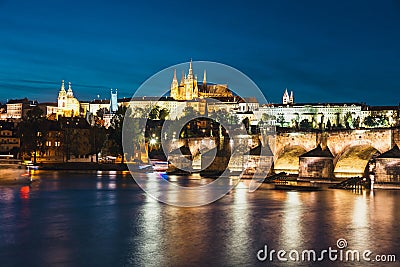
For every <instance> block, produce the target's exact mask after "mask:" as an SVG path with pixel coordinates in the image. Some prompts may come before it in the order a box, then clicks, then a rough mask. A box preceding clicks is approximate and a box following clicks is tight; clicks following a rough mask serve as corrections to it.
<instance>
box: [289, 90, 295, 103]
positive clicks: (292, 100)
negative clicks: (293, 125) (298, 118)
mask: <svg viewBox="0 0 400 267" xmlns="http://www.w3.org/2000/svg"><path fill="white" fill-rule="evenodd" d="M289 103H290V104H292V105H293V104H294V95H293V91H290V98H289Z"/></svg>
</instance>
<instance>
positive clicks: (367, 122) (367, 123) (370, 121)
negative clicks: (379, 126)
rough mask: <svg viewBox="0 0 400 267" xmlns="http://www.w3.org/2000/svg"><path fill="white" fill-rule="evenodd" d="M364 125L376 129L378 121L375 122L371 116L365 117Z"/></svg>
mask: <svg viewBox="0 0 400 267" xmlns="http://www.w3.org/2000/svg"><path fill="white" fill-rule="evenodd" d="M364 124H365V126H367V127H375V126H376V121H375V119H374V117H372V116H371V115H369V116H367V117H365V119H364Z"/></svg>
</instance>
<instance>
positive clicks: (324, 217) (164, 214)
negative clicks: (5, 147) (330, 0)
mask: <svg viewBox="0 0 400 267" xmlns="http://www.w3.org/2000/svg"><path fill="white" fill-rule="evenodd" d="M157 179H163V178H162V177H159V176H154V177H153V178H152V179H148V180H147V186H149V187H152V188H153V189H156V190H155V191H156V192H157V194H160V195H161V194H162V195H164V197H166V198H168V199H170V200H174V201H175V200H177V199H180V198H181V197H182V196H179V195H178V194H177V191H175V190H174V187H173V186H174V185H169V186H162V185H160V183H157ZM179 182H180V180H179V178H177V182H176V183H179ZM204 182H209V181H207V180H196V179H195V180H190V179H187V180H186V181H185V183H188V184H187V185H188V186H197V185H199V184H203V183H204ZM396 203H400V191H375V194H371V193H370V192H369V191H363V192H362V194H354V193H352V192H350V191H344V190H329V189H326V190H323V191H320V192H287V191H279V190H271V188H270V187H268V185H262V186H261V187H260V189H258V190H257V191H255V192H254V193H249V192H248V181H241V182H240V183H239V184H238V185H237V186H236V188H235V189H234V190H233V191H232V192H230V193H229V194H228V195H226V196H225V197H223V198H222V199H220V200H219V201H217V202H214V203H212V204H209V205H206V206H202V207H198V208H177V207H171V206H168V205H166V204H162V203H160V202H158V201H156V200H154V199H153V198H151V197H150V196H148V195H146V194H145V193H143V191H142V190H141V189H140V188H139V187H138V186H137V185H136V184H135V183H134V181H133V180H132V179H129V178H127V177H125V176H123V175H121V174H120V173H116V174H114V173H105V172H104V173H96V172H93V173H90V172H87V173H81V174H73V173H63V172H47V173H46V172H42V173H40V181H39V182H37V183H34V184H33V185H32V186H31V187H27V188H26V187H0V255H1V258H2V260H3V261H2V264H1V265H2V266H19V265H23V264H25V263H26V262H25V260H26V259H29V263H30V265H36V266H48V265H82V266H87V265H95V266H110V265H118V266H119V265H132V266H143V265H146V266H199V265H200V266H214V265H225V266H242V265H247V266H254V265H257V264H258V261H257V259H256V252H257V250H258V249H260V248H261V247H262V246H263V245H264V244H267V245H268V247H269V248H271V249H286V250H290V249H299V250H300V249H310V248H313V249H316V250H319V249H326V248H327V247H328V246H333V247H335V244H336V240H337V239H338V238H345V239H346V240H347V242H348V244H349V247H350V248H351V249H360V250H361V249H371V250H373V251H376V252H377V253H378V252H380V253H397V254H398V256H399V257H400V243H399V242H398V241H399V240H400V233H399V231H398V221H399V220H400V211H399V209H398V208H397V206H396ZM27 248H29V249H27ZM263 265H264V266H265V265H266V263H263ZM289 265H290V264H289Z"/></svg>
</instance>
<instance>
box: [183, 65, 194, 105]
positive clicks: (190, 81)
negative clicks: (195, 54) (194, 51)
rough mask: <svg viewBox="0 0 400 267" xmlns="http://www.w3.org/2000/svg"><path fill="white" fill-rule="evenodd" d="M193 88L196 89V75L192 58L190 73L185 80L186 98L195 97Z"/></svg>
mask: <svg viewBox="0 0 400 267" xmlns="http://www.w3.org/2000/svg"><path fill="white" fill-rule="evenodd" d="M193 90H194V76H193V68H192V60H190V64H189V73H188V75H187V77H186V80H185V92H184V94H185V95H184V99H185V100H192V99H193Z"/></svg>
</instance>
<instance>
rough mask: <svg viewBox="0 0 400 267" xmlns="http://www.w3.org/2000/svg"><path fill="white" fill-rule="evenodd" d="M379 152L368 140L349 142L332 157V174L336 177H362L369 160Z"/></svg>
mask: <svg viewBox="0 0 400 267" xmlns="http://www.w3.org/2000/svg"><path fill="white" fill-rule="evenodd" d="M380 154H381V152H380V151H379V150H378V149H376V148H375V147H374V146H373V145H372V144H371V143H369V142H365V143H362V144H360V143H358V144H349V145H347V146H346V147H345V148H344V149H343V150H342V151H341V152H340V153H338V154H337V155H336V157H335V159H334V162H333V163H334V166H335V168H334V176H335V177H336V178H347V177H355V176H360V177H363V176H364V175H365V173H366V168H367V167H368V163H369V161H370V160H371V159H372V158H373V157H376V156H377V155H380Z"/></svg>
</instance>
